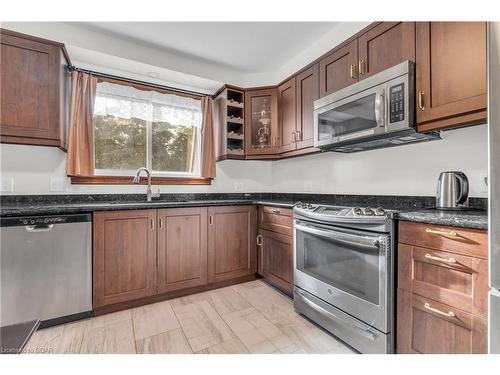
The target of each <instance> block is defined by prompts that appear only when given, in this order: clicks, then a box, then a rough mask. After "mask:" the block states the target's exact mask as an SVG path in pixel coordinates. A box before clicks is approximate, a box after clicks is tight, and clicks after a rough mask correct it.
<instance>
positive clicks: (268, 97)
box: [245, 89, 280, 155]
mask: <svg viewBox="0 0 500 375" xmlns="http://www.w3.org/2000/svg"><path fill="white" fill-rule="evenodd" d="M245 110H246V114H245V153H246V155H259V154H274V153H276V152H277V151H278V147H279V142H280V139H279V137H278V94H277V90H276V89H269V90H254V91H247V92H246V93H245Z"/></svg>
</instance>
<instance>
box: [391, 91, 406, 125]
mask: <svg viewBox="0 0 500 375" xmlns="http://www.w3.org/2000/svg"><path fill="white" fill-rule="evenodd" d="M404 85H405V84H404V83H400V84H398V85H395V86H391V87H390V88H389V111H390V113H389V115H390V116H389V122H390V123H393V122H399V121H403V120H404V119H405V86H404Z"/></svg>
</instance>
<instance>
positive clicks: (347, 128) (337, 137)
mask: <svg viewBox="0 0 500 375" xmlns="http://www.w3.org/2000/svg"><path fill="white" fill-rule="evenodd" d="M385 113H386V100H385V85H384V84H382V85H380V86H375V87H372V88H370V89H367V90H364V91H362V92H360V93H357V94H354V95H351V96H349V97H347V98H345V99H341V100H338V101H335V102H333V103H331V104H328V105H325V106H323V107H321V108H319V109H316V110H315V111H314V147H319V148H321V147H326V146H330V145H332V144H335V143H340V142H344V141H347V140H351V139H357V138H364V137H369V136H373V135H376V134H379V133H384V132H385V124H386V115H385Z"/></svg>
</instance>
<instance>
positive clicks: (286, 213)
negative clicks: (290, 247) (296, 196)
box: [259, 206, 293, 236]
mask: <svg viewBox="0 0 500 375" xmlns="http://www.w3.org/2000/svg"><path fill="white" fill-rule="evenodd" d="M259 228H262V229H267V230H270V231H272V232H276V233H281V234H285V235H288V236H291V235H292V228H293V219H292V210H291V209H289V208H281V207H269V206H260V207H259Z"/></svg>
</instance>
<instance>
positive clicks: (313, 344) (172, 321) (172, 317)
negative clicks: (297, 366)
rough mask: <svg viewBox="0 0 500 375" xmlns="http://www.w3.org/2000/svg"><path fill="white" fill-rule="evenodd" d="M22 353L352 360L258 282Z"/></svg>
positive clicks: (89, 327) (71, 327) (122, 317)
mask: <svg viewBox="0 0 500 375" xmlns="http://www.w3.org/2000/svg"><path fill="white" fill-rule="evenodd" d="M25 352H26V353H165V354H168V353H171V354H174V353H175V354H182V353H184V354H191V353H202V354H243V353H245V354H246V353H254V354H265V353H297V354H298V353H342V354H345V353H353V351H352V350H351V349H350V348H348V347H347V346H345V345H344V344H343V343H341V342H339V341H338V340H336V339H335V338H334V337H332V336H331V335H329V334H327V333H326V332H324V331H323V330H321V329H320V328H318V327H317V326H315V325H314V324H312V323H311V322H309V321H308V320H306V319H305V318H303V317H302V316H300V315H298V314H296V313H295V312H294V310H293V306H292V302H291V300H290V299H288V298H286V297H285V296H283V295H282V294H280V293H278V292H277V291H275V290H274V289H273V288H271V287H270V286H268V285H267V284H265V283H263V282H262V281H258V280H256V281H251V282H248V283H244V284H238V285H233V286H229V287H226V288H221V289H216V290H212V291H208V292H204V293H199V294H194V295H190V296H186V297H181V298H177V299H172V300H168V301H164V302H159V303H155V304H151V305H147V306H141V307H138V308H134V309H130V310H125V311H120V312H116V313H112V314H108V315H103V316H99V317H96V318H91V319H87V320H83V321H79V322H74V323H68V324H65V325H61V326H56V327H51V328H47V329H43V330H40V331H37V332H35V334H34V335H33V337H32V338H31V339H30V341H29V342H28V345H27V347H26V349H25Z"/></svg>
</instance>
